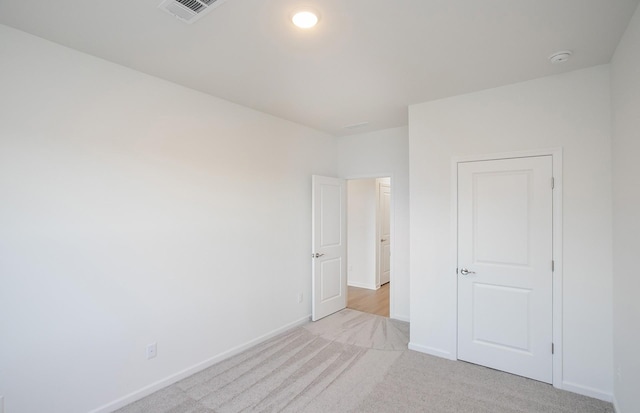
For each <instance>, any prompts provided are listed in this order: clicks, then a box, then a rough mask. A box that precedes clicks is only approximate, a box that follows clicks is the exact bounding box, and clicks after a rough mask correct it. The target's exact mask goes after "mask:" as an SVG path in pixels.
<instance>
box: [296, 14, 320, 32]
mask: <svg viewBox="0 0 640 413" xmlns="http://www.w3.org/2000/svg"><path fill="white" fill-rule="evenodd" d="M291 21H292V22H293V24H295V25H296V26H298V27H299V28H301V29H310V28H312V27H313V26H315V25H316V24H318V14H317V13H314V12H312V11H309V10H304V11H299V12H297V13H295V14H294V15H293V17H292V18H291Z"/></svg>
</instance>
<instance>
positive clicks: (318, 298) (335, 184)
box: [311, 175, 347, 321]
mask: <svg viewBox="0 0 640 413" xmlns="http://www.w3.org/2000/svg"><path fill="white" fill-rule="evenodd" d="M311 214H312V223H313V224H312V241H311V248H312V250H311V253H312V261H313V263H312V282H311V289H312V291H311V295H312V298H311V314H312V316H311V318H312V320H313V321H316V320H319V319H321V318H322V317H326V316H328V315H329V314H333V313H335V312H336V311H340V310H342V309H343V308H346V306H347V271H346V270H347V266H346V256H347V237H346V235H347V227H346V216H347V215H346V182H345V181H344V180H343V179H337V178H328V177H324V176H316V175H314V176H313V177H312V212H311Z"/></svg>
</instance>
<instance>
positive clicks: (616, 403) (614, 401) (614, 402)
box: [612, 394, 622, 413]
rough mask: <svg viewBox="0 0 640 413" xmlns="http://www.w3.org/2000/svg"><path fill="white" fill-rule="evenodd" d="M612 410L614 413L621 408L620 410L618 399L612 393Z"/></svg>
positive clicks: (619, 411)
mask: <svg viewBox="0 0 640 413" xmlns="http://www.w3.org/2000/svg"><path fill="white" fill-rule="evenodd" d="M612 403H613V411H614V412H616V413H622V410H620V405H618V399H616V395H615V394H614V395H613V401H612Z"/></svg>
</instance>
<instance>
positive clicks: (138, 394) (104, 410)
mask: <svg viewBox="0 0 640 413" xmlns="http://www.w3.org/2000/svg"><path fill="white" fill-rule="evenodd" d="M309 320H311V315H308V316H306V317H304V318H301V319H299V320H296V321H294V322H291V323H289V324H286V325H284V326H282V327H280V328H277V329H275V330H272V331H270V332H268V333H266V334H264V335H262V336H260V337H257V338H255V339H253V340H250V341H247V342H246V343H243V344H240V345H238V346H236V347H233V348H231V349H229V350H227V351H224V352H222V353H220V354H218V355H216V356H213V357H211V358H209V359H207V360H204V361H202V362H200V363H198V364H195V365H193V366H191V367H188V368H186V369H184V370H182V371H179V372H177V373H175V374H172V375H171V376H168V377H166V378H164V379H162V380H158V381H156V382H155V383H152V384H150V385H148V386H145V387H143V388H141V389H139V390H136V391H134V392H133V393H129V394H127V395H126V396H124V397H121V398H119V399H117V400H114V401H112V402H109V403H107V404H105V405H102V406H100V407H98V408H96V409H94V410H91V411H90V412H89V413H110V412H113V411H114V410H117V409H119V408H121V407H124V406H126V405H128V404H130V403H133V402H135V401H138V400H140V399H142V398H143V397H146V396H148V395H150V394H151V393H155V392H156V391H158V390H160V389H163V388H165V387H168V386H170V385H172V384H173V383H176V382H178V381H180V380H182V379H184V378H186V377H189V376H191V375H192V374H195V373H198V372H199V371H202V370H204V369H206V368H208V367H211V366H213V365H214V364H216V363H219V362H221V361H222V360H225V359H228V358H229V357H233V356H235V355H236V354H238V353H241V352H243V351H244V350H246V349H248V348H250V347H253V346H255V345H256V344H260V343H262V342H263V341H266V340H268V339H270V338H272V337H275V336H277V335H278V334H280V333H283V332H285V331H287V330H290V329H292V328H294V327H298V326H301V325H304V324H306V323H307V322H309Z"/></svg>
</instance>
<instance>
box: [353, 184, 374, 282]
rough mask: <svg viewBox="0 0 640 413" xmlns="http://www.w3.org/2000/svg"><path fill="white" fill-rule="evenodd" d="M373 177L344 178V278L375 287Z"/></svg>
mask: <svg viewBox="0 0 640 413" xmlns="http://www.w3.org/2000/svg"><path fill="white" fill-rule="evenodd" d="M376 186H377V183H376V179H375V178H369V179H352V180H348V181H347V245H348V249H347V266H348V267H349V271H348V276H347V281H348V284H349V285H350V286H353V287H359V288H369V289H372V290H375V289H376V288H377V285H376V223H377V208H376V205H377V202H378V200H377V197H376V195H377V194H376Z"/></svg>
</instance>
